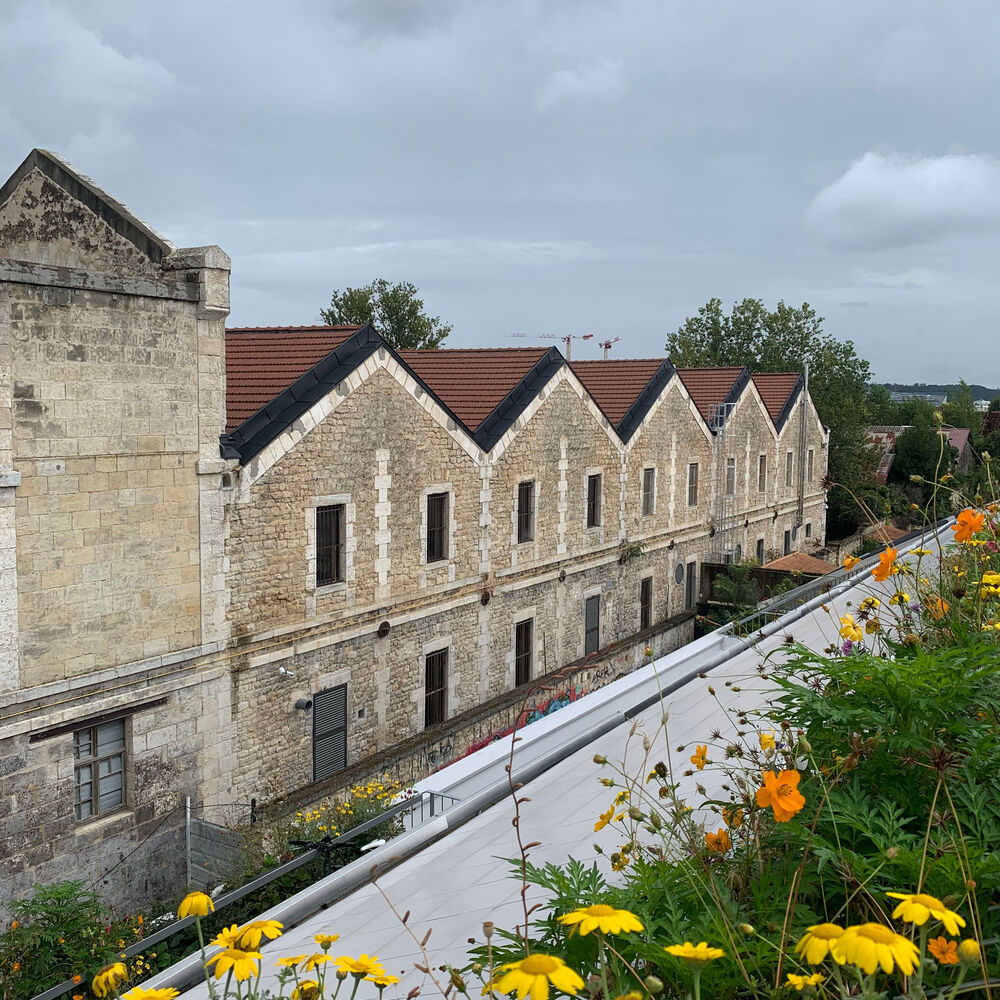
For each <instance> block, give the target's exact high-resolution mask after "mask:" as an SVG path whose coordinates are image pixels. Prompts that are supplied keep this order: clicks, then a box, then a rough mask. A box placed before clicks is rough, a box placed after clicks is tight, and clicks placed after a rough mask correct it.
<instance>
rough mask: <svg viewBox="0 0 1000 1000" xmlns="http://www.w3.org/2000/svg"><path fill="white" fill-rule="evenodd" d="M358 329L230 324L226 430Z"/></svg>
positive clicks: (264, 403) (352, 327)
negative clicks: (236, 325)
mask: <svg viewBox="0 0 1000 1000" xmlns="http://www.w3.org/2000/svg"><path fill="white" fill-rule="evenodd" d="M359 329H360V327H357V326H271V327H249V326H239V327H233V328H232V329H229V330H226V430H227V431H231V430H232V429H233V428H234V427H238V426H239V425H240V424H241V423H243V421H244V420H246V419H247V418H248V417H252V416H253V415H254V414H255V413H256V412H257V411H258V410H259V409H260V408H261V407H263V406H267V404H268V403H270V402H271V400H272V399H274V397H275V396H277V395H278V394H279V393H280V392H282V391H283V390H284V389H287V388H288V387H289V386H290V385H291V384H292V383H293V382H294V381H295V380H296V379H297V378H299V377H300V376H301V375H304V374H305V373H306V372H307V371H309V369H310V368H312V367H313V365H315V364H316V363H317V362H319V361H322V360H323V358H325V357H326V356H327V355H328V354H329V353H330V352H331V351H332V350H333V349H334V348H336V347H338V346H339V345H340V344H342V343H343V342H344V341H345V340H347V338H348V337H350V336H351V335H352V334H354V333H356V332H357V331H358V330H359Z"/></svg>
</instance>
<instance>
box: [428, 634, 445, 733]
mask: <svg viewBox="0 0 1000 1000" xmlns="http://www.w3.org/2000/svg"><path fill="white" fill-rule="evenodd" d="M447 693H448V650H447V649H439V650H437V651H436V652H434V653H428V654H427V657H426V659H425V660H424V725H425V726H436V725H438V724H439V723H441V722H444V720H445V712H446V708H447V700H448V699H447Z"/></svg>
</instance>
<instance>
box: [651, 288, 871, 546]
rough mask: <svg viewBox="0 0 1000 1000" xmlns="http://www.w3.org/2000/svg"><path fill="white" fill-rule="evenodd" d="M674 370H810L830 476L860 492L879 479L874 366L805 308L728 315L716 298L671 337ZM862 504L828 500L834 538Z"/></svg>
mask: <svg viewBox="0 0 1000 1000" xmlns="http://www.w3.org/2000/svg"><path fill="white" fill-rule="evenodd" d="M666 347H667V354H668V355H669V357H670V360H671V361H672V362H673V363H674V364H675V365H723V366H733V365H746V366H747V367H748V368H749V369H750V370H751V371H752V372H781V371H784V372H788V371H795V372H797V371H801V370H802V366H803V363H805V362H808V364H809V392H810V395H811V396H812V399H813V402H814V403H815V405H816V410H817V412H818V413H819V416H820V419H821V420H822V421H823V423H825V424H826V425H827V426H828V427H829V428H830V448H829V472H828V474H829V477H830V478H831V479H832V480H833V481H835V482H837V483H840V484H842V485H843V486H845V487H848V488H849V489H851V490H854V489H855V488H856V487H858V486H859V485H861V484H864V483H867V482H870V481H872V480H873V478H874V476H873V471H874V469H875V468H877V461H876V459H875V458H874V456H873V455H872V454H870V449H869V448H868V447H867V445H866V444H865V438H864V429H865V427H866V426H867V425H868V424H869V423H871V420H870V419H869V417H868V398H869V388H868V382H869V379H870V377H871V371H870V369H869V365H868V362H867V361H865V360H863V359H862V358H860V357H858V355H857V352H856V351H855V348H854V343H853V341H850V340H848V341H846V342H842V341H839V340H837V339H836V338H835V337H831V336H829V335H827V334H824V333H823V318H822V317H821V316H818V315H817V314H816V311H815V310H814V309H813V308H812V306H810V305H809V304H808V303H807V302H804V303H803V304H802V305H801V306H789V305H786V304H785V303H784V302H783V301H782V302H779V303H778V305H777V307H776V308H775V309H773V310H769V309H768V308H767V307H766V306H765V305H764V303H763V302H762V301H761V300H760V299H744V300H743V301H742V302H737V303H735V304H734V305H733V308H732V312H731V313H730V314H729V315H726V314H725V313H724V312H723V309H722V302H721V301H720V300H719V299H710V300H709V301H708V302H707V303H706V304H705V305H704V306H702V307H701V308H700V309H699V310H698V315H697V316H691V317H689V318H688V319H686V320H685V321H684V323H683V324H682V325H681V327H680V328H679V329H678V330H677V332H676V333H672V334H670V335H668V337H667V345H666ZM858 523H859V520H858V511H857V506H856V504H855V503H854V501H853V500H852V499H851V497H850V495H849V494H848V493H847V492H846V491H844V490H842V489H833V490H831V492H830V497H829V511H828V516H827V530H828V532H829V533H830V534H831V536H832V537H840V536H842V535H847V534H850V532H851V531H852V530H853V529H854V528H855V527H856V526H857V525H858Z"/></svg>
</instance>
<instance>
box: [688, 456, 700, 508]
mask: <svg viewBox="0 0 1000 1000" xmlns="http://www.w3.org/2000/svg"><path fill="white" fill-rule="evenodd" d="M687 505H688V506H689V507H697V506H698V463H697V462H692V463H691V464H690V465H689V466H688V503H687Z"/></svg>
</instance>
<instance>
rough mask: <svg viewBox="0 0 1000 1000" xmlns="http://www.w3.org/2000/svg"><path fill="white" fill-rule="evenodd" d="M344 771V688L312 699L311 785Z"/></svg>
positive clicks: (345, 754) (318, 694) (329, 691)
mask: <svg viewBox="0 0 1000 1000" xmlns="http://www.w3.org/2000/svg"><path fill="white" fill-rule="evenodd" d="M345 767H347V685H346V684H341V685H340V686H339V687H335V688H327V690H325V691H317V692H316V694H315V695H313V781H321V780H322V779H323V778H328V777H329V776H330V775H331V774H334V773H336V772H337V771H341V770H343V769H344V768H345Z"/></svg>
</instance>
